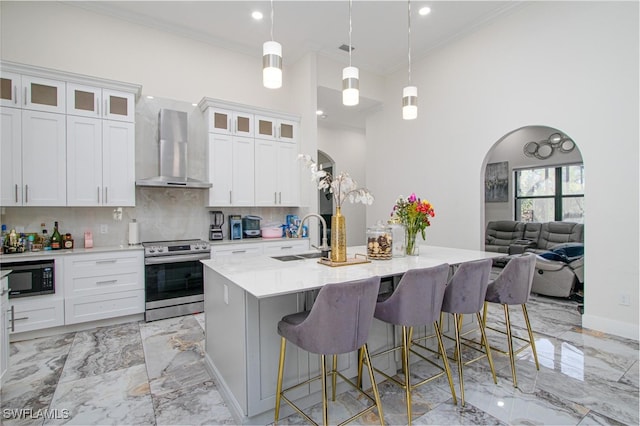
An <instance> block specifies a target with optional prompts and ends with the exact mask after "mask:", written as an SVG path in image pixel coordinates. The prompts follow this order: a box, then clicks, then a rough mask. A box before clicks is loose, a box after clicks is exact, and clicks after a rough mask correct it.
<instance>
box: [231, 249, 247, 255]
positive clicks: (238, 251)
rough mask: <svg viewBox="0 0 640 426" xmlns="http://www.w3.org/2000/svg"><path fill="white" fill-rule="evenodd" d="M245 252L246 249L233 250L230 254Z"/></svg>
mask: <svg viewBox="0 0 640 426" xmlns="http://www.w3.org/2000/svg"><path fill="white" fill-rule="evenodd" d="M246 252H247V251H246V250H234V251H232V252H231V253H232V254H240V253H246Z"/></svg>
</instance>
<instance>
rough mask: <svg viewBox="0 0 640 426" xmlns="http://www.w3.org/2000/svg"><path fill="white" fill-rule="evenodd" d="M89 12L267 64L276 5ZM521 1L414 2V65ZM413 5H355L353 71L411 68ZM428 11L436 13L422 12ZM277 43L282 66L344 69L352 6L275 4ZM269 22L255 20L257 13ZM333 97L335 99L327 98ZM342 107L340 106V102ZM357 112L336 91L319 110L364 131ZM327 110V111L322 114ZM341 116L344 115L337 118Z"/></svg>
mask: <svg viewBox="0 0 640 426" xmlns="http://www.w3.org/2000/svg"><path fill="white" fill-rule="evenodd" d="M65 3H67V4H69V5H73V6H78V7H83V8H85V9H89V10H92V11H94V12H99V13H103V14H107V15H110V16H113V17H116V18H120V19H124V20H127V21H130V22H133V23H136V24H142V25H146V26H150V27H154V28H157V29H162V30H163V31H169V32H173V33H176V34H179V35H182V36H185V37H190V38H193V39H196V40H200V41H204V42H207V43H211V44H213V45H216V46H220V47H223V48H226V49H230V50H233V51H237V52H240V53H244V54H248V55H253V56H256V57H260V56H262V44H263V43H264V42H265V41H268V40H269V39H270V25H271V19H270V2H269V1H266V0H265V1H238V0H236V1H71V2H65ZM521 3H522V2H520V1H422V0H413V1H412V2H411V11H412V13H411V46H412V60H415V59H416V58H419V57H423V56H425V55H426V54H428V52H429V51H431V50H432V49H434V48H436V47H438V46H441V45H443V44H446V43H448V42H450V41H452V40H455V39H457V38H459V37H461V36H463V35H465V34H468V33H470V32H473V31H474V30H476V29H477V28H478V27H479V26H482V25H484V24H486V23H487V22H489V21H491V20H492V19H493V18H495V17H496V16H499V15H501V14H502V13H504V12H506V11H508V10H511V9H512V8H514V7H517V6H519V5H520V4H521ZM407 5H408V3H407V2H406V1H403V0H392V1H364V0H355V1H353V5H352V20H351V21H352V45H353V47H354V50H353V52H352V63H353V65H354V66H357V67H359V68H360V69H361V70H366V71H368V72H371V73H375V74H378V75H381V76H386V75H389V74H391V73H393V72H395V71H397V70H399V69H402V68H404V67H407V61H408V56H407V38H408V37H407V36H408V31H407V12H408V10H407ZM422 6H429V7H430V8H431V13H430V14H429V15H426V16H419V15H418V14H417V10H418V9H419V8H420V7H422ZM273 7H274V28H273V37H274V40H276V41H278V42H279V43H280V44H282V49H283V62H284V63H285V66H286V64H287V63H295V62H296V61H297V60H298V59H300V58H302V57H303V55H304V54H305V53H307V52H309V51H314V52H317V53H318V54H321V55H325V56H327V57H329V58H331V59H333V60H335V61H337V62H340V63H344V64H345V65H346V64H348V62H349V55H348V53H347V52H346V51H343V50H340V49H339V47H340V46H341V45H343V44H345V45H349V2H348V1H346V0H343V1H314V0H298V1H281V0H276V1H274V2H273ZM256 10H257V11H261V12H262V13H263V15H264V18H263V19H262V20H261V21H256V20H254V19H252V18H251V13H252V12H253V11H256ZM327 96H328V99H326V97H327ZM336 99H337V101H335V100H336ZM361 103H362V105H360V106H358V107H349V108H348V111H344V109H346V107H342V106H341V103H340V96H339V94H338V93H337V92H335V91H332V90H328V89H327V90H322V91H319V92H318V104H319V107H322V108H324V109H325V112H326V115H327V117H326V119H324V120H326V121H327V122H331V121H332V120H335V119H337V118H338V117H342V114H347V115H350V116H351V117H349V120H348V121H345V123H349V124H350V125H351V126H355V127H364V123H363V121H362V117H358V114H360V115H362V114H363V113H366V110H368V109H369V108H371V106H372V105H371V104H370V103H369V102H367V100H364V102H361ZM324 104H326V105H327V106H323V105H324ZM335 108H342V109H343V111H342V112H340V111H335Z"/></svg>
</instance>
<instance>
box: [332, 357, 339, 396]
mask: <svg viewBox="0 0 640 426" xmlns="http://www.w3.org/2000/svg"><path fill="white" fill-rule="evenodd" d="M337 371H338V355H336V354H334V355H333V368H332V369H331V400H332V401H335V400H336V376H337V375H338V373H337Z"/></svg>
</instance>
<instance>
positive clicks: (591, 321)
mask: <svg viewBox="0 0 640 426" xmlns="http://www.w3.org/2000/svg"><path fill="white" fill-rule="evenodd" d="M582 327H583V328H589V329H591V330H596V331H602V332H604V333H608V334H613V335H616V336H620V337H624V338H626V339H632V340H635V341H638V336H639V335H640V327H638V324H631V323H627V322H621V321H615V320H611V319H609V318H603V317H598V316H595V315H587V314H585V315H583V316H582Z"/></svg>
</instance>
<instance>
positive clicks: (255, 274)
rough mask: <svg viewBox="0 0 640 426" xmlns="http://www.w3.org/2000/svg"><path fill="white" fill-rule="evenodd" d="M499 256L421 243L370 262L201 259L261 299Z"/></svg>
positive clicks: (357, 249) (354, 250)
mask: <svg viewBox="0 0 640 426" xmlns="http://www.w3.org/2000/svg"><path fill="white" fill-rule="evenodd" d="M356 253H359V254H366V248H365V246H358V247H350V248H348V249H347V256H348V257H349V258H352V257H354V256H355V254H356ZM500 256H504V253H493V252H484V251H476V250H464V249H457V248H449V247H436V246H427V245H421V246H420V256H405V257H398V258H393V259H391V260H372V261H371V262H370V263H362V264H356V265H347V266H338V267H331V266H327V265H322V264H320V263H318V259H304V260H303V259H300V260H292V261H288V262H283V261H280V260H277V259H273V258H272V257H269V256H255V257H251V258H250V259H247V258H243V257H234V256H226V257H222V258H216V259H210V260H202V261H201V262H202V263H203V264H204V265H205V266H206V267H208V268H211V269H212V270H214V271H216V272H217V273H219V274H220V275H222V276H224V277H225V278H226V279H228V280H229V281H231V282H233V283H235V284H236V285H238V286H239V287H241V288H242V289H244V290H245V291H247V292H249V293H251V294H252V295H253V296H255V297H257V298H259V299H260V298H265V297H271V296H278V295H282V294H289V293H297V292H302V291H307V290H312V289H315V288H319V287H322V286H323V285H325V284H330V283H336V282H344V281H351V280H357V279H363V278H368V277H371V276H376V275H379V276H381V277H385V276H393V275H399V274H403V273H404V272H406V271H408V270H409V269H414V268H426V267H431V266H436V265H440V264H442V263H449V264H458V263H463V262H468V261H472V260H478V259H490V258H494V257H500ZM205 285H206V283H205Z"/></svg>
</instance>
